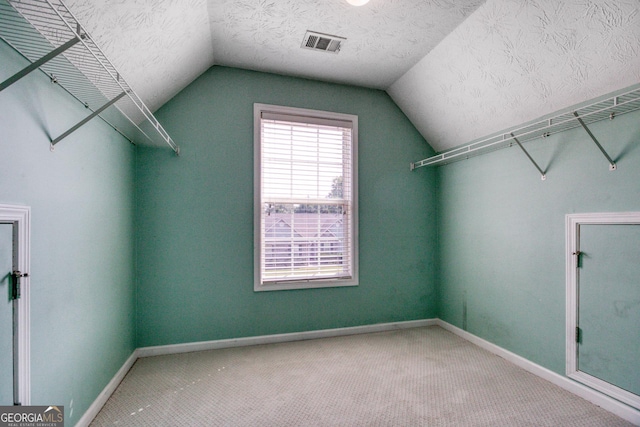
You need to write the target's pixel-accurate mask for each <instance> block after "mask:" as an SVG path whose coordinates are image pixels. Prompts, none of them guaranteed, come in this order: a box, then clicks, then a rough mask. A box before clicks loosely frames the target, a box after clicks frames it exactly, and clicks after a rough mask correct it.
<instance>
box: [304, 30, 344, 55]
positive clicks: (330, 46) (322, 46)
mask: <svg viewBox="0 0 640 427" xmlns="http://www.w3.org/2000/svg"><path fill="white" fill-rule="evenodd" d="M345 40H347V39H346V38H344V37H339V36H332V35H330V34H322V33H316V32H314V31H307V33H306V34H305V35H304V39H303V40H302V47H303V48H305V49H312V50H321V51H324V52H331V53H338V52H340V48H341V47H342V43H344V41H345Z"/></svg>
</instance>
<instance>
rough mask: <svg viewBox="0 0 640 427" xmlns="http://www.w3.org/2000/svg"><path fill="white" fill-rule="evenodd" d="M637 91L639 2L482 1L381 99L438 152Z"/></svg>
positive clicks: (639, 53) (639, 64) (639, 50)
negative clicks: (389, 102)
mask: <svg viewBox="0 0 640 427" xmlns="http://www.w3.org/2000/svg"><path fill="white" fill-rule="evenodd" d="M639 82H640V1H638V0H626V1H625V0H615V1H608V0H563V1H559V0H528V1H524V0H488V1H487V2H486V3H485V4H484V5H483V6H481V7H480V8H479V9H478V10H477V11H476V12H475V13H474V14H473V15H472V16H471V17H469V18H468V19H466V20H465V21H464V22H463V23H462V25H460V26H459V27H458V28H456V29H455V30H454V31H453V32H452V33H451V34H449V36H448V37H447V38H446V39H444V40H443V41H442V42H441V43H440V44H439V45H438V46H436V48H435V49H433V50H432V51H431V52H430V53H429V54H428V55H426V56H425V57H424V58H423V59H422V60H421V61H420V62H419V63H418V64H416V65H415V66H414V67H413V68H411V70H409V71H408V72H407V73H406V74H405V75H404V76H403V77H401V78H400V79H399V80H398V81H396V82H395V83H394V84H393V85H392V86H391V87H390V88H389V90H388V92H389V94H390V95H391V97H392V98H393V99H394V100H395V102H396V103H397V104H398V105H399V106H400V107H401V108H402V110H403V111H404V112H405V114H406V115H407V116H408V117H409V119H410V120H411V121H412V122H413V124H414V125H415V126H416V127H417V128H418V130H419V131H420V132H421V133H422V135H423V136H424V137H425V139H426V140H427V141H428V142H429V143H430V144H431V146H432V147H433V148H434V149H435V150H436V151H443V150H446V149H449V148H452V147H455V146H458V145H461V144H463V143H468V142H470V141H472V140H475V139H478V138H480V137H484V136H487V135H490V134H493V133H496V132H498V131H501V130H505V129H507V128H509V127H514V126H517V125H520V124H522V123H525V122H528V121H531V120H534V119H536V118H538V117H541V116H543V115H547V114H550V113H552V112H554V111H558V110H561V109H564V108H567V107H570V106H572V105H575V104H578V103H581V102H584V101H587V100H589V99H592V98H595V97H598V96H601V95H604V94H607V93H610V92H613V91H616V90H619V89H622V88H625V87H628V86H631V85H634V84H636V83H639Z"/></svg>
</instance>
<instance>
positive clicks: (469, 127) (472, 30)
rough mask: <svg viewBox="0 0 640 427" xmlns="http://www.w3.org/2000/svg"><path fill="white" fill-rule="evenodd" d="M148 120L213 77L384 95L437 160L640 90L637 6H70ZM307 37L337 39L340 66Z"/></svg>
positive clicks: (250, 2)
mask: <svg viewBox="0 0 640 427" xmlns="http://www.w3.org/2000/svg"><path fill="white" fill-rule="evenodd" d="M67 4H68V6H69V8H70V9H71V11H72V12H73V13H74V14H76V15H77V17H78V19H79V21H80V22H81V23H82V24H83V25H84V26H85V27H86V28H87V30H88V31H89V33H90V34H91V36H92V37H93V38H94V39H95V40H96V41H97V43H98V44H99V45H100V46H101V47H102V48H103V50H104V51H105V53H106V54H107V57H109V58H110V59H111V61H112V62H113V63H114V65H115V66H116V67H117V68H118V69H119V70H120V72H121V73H122V75H123V76H124V78H125V79H126V80H127V82H129V84H130V85H131V86H132V87H133V89H134V90H135V91H136V92H137V93H138V94H139V95H140V96H141V98H142V99H143V100H144V101H145V102H146V103H147V104H148V105H149V107H150V108H151V110H155V109H157V108H159V107H160V106H161V105H163V104H164V103H165V102H166V101H167V100H169V99H170V98H171V97H173V96H174V95H175V94H177V93H178V92H179V91H180V90H182V89H183V88H184V87H186V86H187V85H188V84H189V83H190V82H191V81H193V80H194V79H195V78H196V77H197V76H199V75H200V74H202V73H203V72H204V71H205V70H206V69H208V68H209V67H211V66H212V65H214V64H216V65H224V66H232V67H239V68H245V69H251V70H258V71H265V72H273V73H278V74H284V75H293V76H298V77H305V78H310V79H318V80H324V81H330V82H336V83H347V84H353V85H357V86H366V87H372V88H378V89H384V90H387V92H389V94H390V95H391V97H392V98H393V99H394V101H395V102H396V103H397V104H398V105H399V106H400V108H401V109H402V110H403V111H404V112H405V114H406V115H407V116H408V117H409V119H410V120H411V121H412V122H413V124H414V125H415V126H416V128H417V129H418V130H419V131H420V132H421V134H422V135H423V136H424V137H425V139H426V140H427V141H428V142H429V144H431V146H432V147H433V148H435V149H436V150H437V151H442V150H446V149H448V148H452V147H455V146H458V145H461V144H464V143H468V142H470V141H472V140H474V139H477V138H481V137H484V136H487V135H489V134H492V133H495V132H498V131H501V130H504V129H507V128H509V127H514V126H518V125H521V124H522V123H524V122H527V121H530V120H533V119H536V118H538V117H541V116H543V115H546V114H549V113H552V112H554V111H557V110H559V109H563V108H566V107H569V106H571V105H575V104H577V103H581V102H584V101H587V100H589V99H592V98H594V97H597V96H601V95H604V94H607V93H610V92H613V91H616V90H619V89H622V88H625V87H628V86H631V85H634V84H636V83H639V82H640V1H638V0H564V1H557V0H487V1H486V2H485V1H484V0H466V1H456V0H430V1H425V0H371V1H370V2H369V3H368V4H367V5H365V6H362V7H352V6H350V5H348V4H347V3H346V1H344V0H323V1H317V0H127V1H125V0H99V1H95V0H67ZM306 30H312V31H317V32H321V33H327V34H333V35H338V36H342V37H346V38H347V40H346V42H345V43H344V45H343V48H342V51H341V52H340V53H339V54H337V55H335V54H329V53H324V52H314V51H310V50H307V49H302V48H300V45H301V43H302V39H303V36H304V33H305V31H306Z"/></svg>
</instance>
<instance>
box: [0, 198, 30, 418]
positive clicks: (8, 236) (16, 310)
mask: <svg viewBox="0 0 640 427" xmlns="http://www.w3.org/2000/svg"><path fill="white" fill-rule="evenodd" d="M30 221H31V210H30V209H29V208H28V207H26V206H12V205H0V368H1V369H0V405H3V406H5V405H9V406H10V405H30V404H31V369H30V352H31V350H30V348H31V346H30V334H29V329H30V328H29V299H30V298H29V278H28V272H29V258H30V255H29V252H30V251H29V240H30V229H31V225H30Z"/></svg>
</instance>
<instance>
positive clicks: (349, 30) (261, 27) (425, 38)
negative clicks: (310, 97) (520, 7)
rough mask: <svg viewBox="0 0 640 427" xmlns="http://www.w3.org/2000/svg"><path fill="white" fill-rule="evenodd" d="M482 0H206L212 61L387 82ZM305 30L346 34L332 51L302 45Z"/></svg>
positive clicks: (358, 82) (304, 74) (369, 83)
mask: <svg viewBox="0 0 640 427" xmlns="http://www.w3.org/2000/svg"><path fill="white" fill-rule="evenodd" d="M483 1H484V0H466V1H462V2H461V1H455V0H439V1H424V0H372V1H371V2H370V3H369V4H367V5H366V6H363V7H353V6H350V5H349V4H347V2H346V1H344V0H328V1H317V0H289V1H282V0H261V1H255V0H218V1H210V2H209V19H210V22H211V32H212V40H213V47H214V49H213V50H214V52H215V56H216V63H217V64H222V65H228V66H233V67H239V68H248V69H253V70H259V71H270V72H276V73H284V74H289V75H295V76H299V77H307V78H313V79H319V80H328V81H333V82H339V83H349V84H354V85H358V86H366V87H373V88H378V89H386V88H387V87H388V86H389V85H391V84H392V83H393V82H394V81H395V80H397V79H398V78H399V77H400V76H401V75H402V74H404V73H405V72H406V71H407V70H408V69H409V68H410V67H411V66H413V65H414V64H415V63H417V62H418V61H419V60H420V59H421V58H422V57H424V56H425V55H426V54H427V53H428V52H429V51H431V49H433V48H434V47H435V46H436V45H437V44H438V43H439V42H440V41H441V40H442V39H444V38H445V36H446V35H447V34H449V33H450V32H451V31H452V30H453V29H454V28H455V27H457V26H458V25H459V24H460V23H461V22H462V21H463V20H464V19H465V18H466V17H467V16H469V15H470V14H471V13H472V12H473V11H474V10H475V9H477V8H478V7H479V6H480V5H481V4H482V3H483ZM307 30H311V31H317V32H320V33H325V34H332V35H337V36H341V37H346V39H347V40H346V42H345V43H344V46H343V47H342V49H341V51H340V53H339V54H337V55H335V54H327V53H319V52H314V51H309V50H305V49H301V48H300V45H301V44H302V39H303V36H304V34H305V32H306V31H307Z"/></svg>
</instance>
